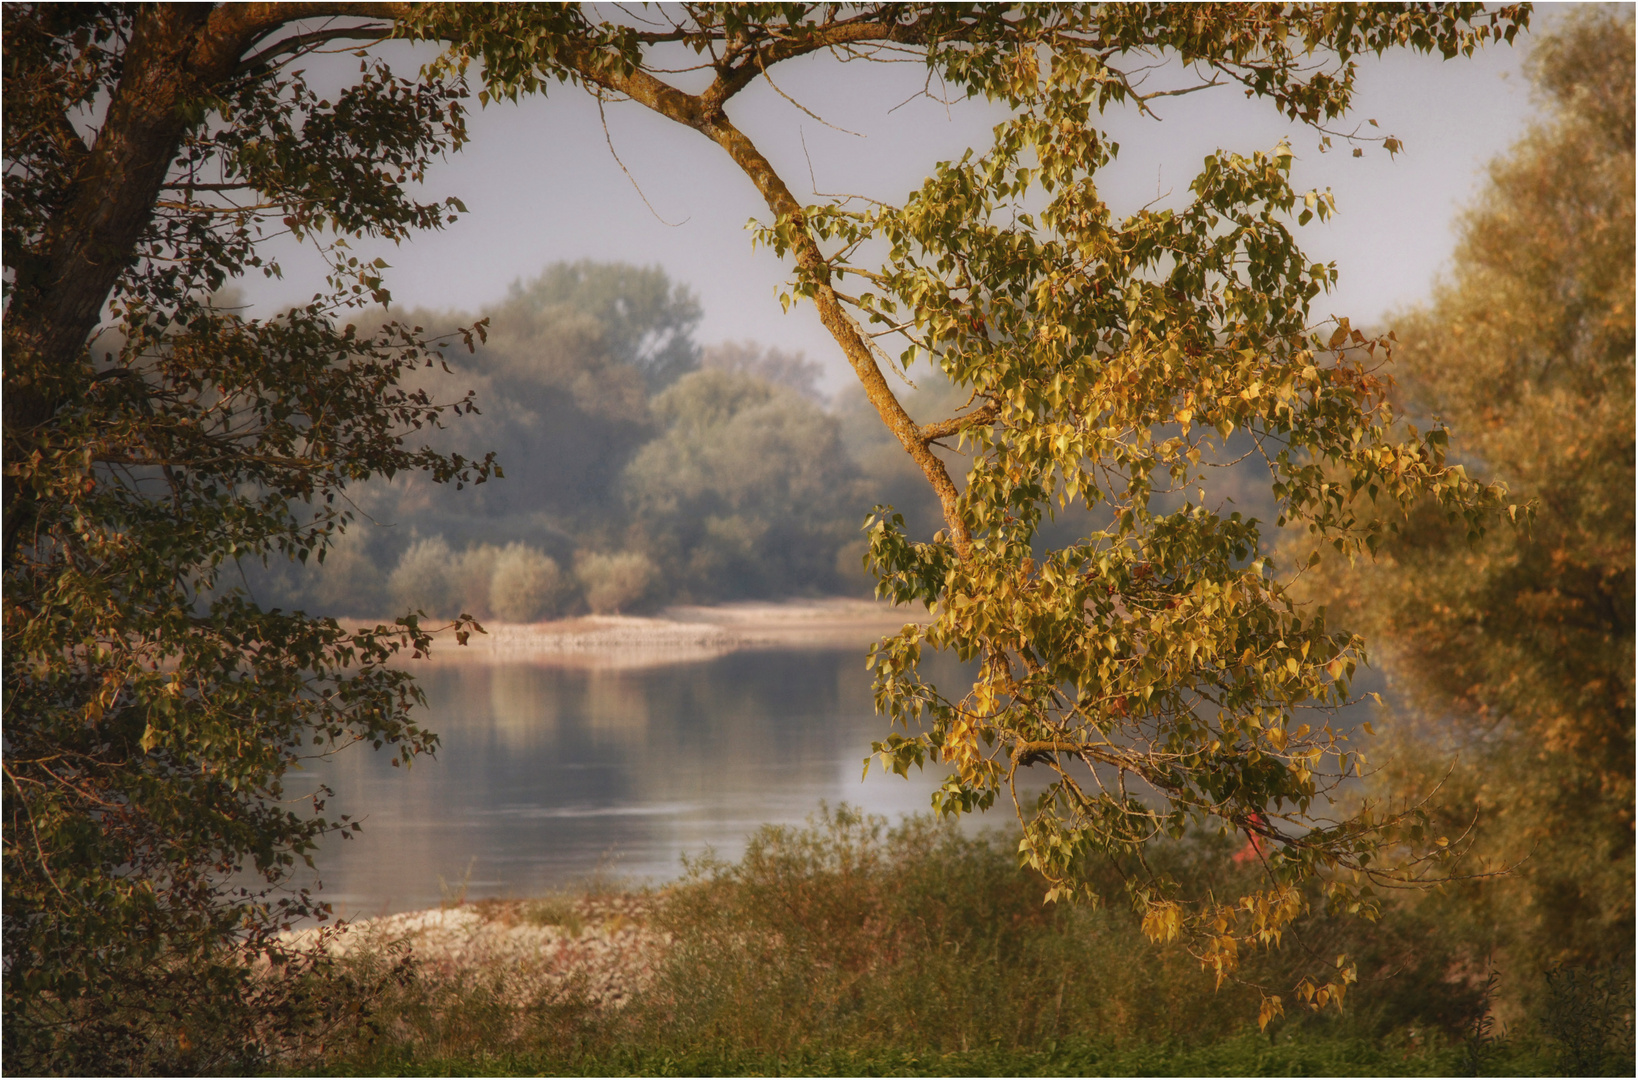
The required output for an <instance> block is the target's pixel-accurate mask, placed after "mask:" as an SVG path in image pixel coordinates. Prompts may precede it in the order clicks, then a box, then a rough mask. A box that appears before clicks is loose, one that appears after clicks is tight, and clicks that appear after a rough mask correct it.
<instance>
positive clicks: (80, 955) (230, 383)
mask: <svg viewBox="0 0 1638 1080" xmlns="http://www.w3.org/2000/svg"><path fill="white" fill-rule="evenodd" d="M291 16H292V10H291V9H287V8H280V7H279V5H266V6H262V7H236V8H223V9H212V8H211V7H209V6H202V5H201V6H188V5H153V6H146V7H140V6H135V5H132V6H117V5H97V6H84V7H78V6H59V5H34V4H26V5H25V4H8V5H6V7H5V8H4V34H5V65H4V93H5V99H6V110H5V119H4V141H5V146H4V153H5V163H6V167H5V182H4V183H5V219H4V233H5V244H4V259H5V268H6V273H5V304H6V307H5V320H4V334H5V353H4V371H5V412H4V457H5V478H4V501H5V506H4V515H5V521H4V544H5V551H4V559H5V563H4V651H3V659H0V664H3V670H4V687H5V705H4V716H5V729H4V730H5V787H4V819H5V820H4V882H5V904H4V906H5V924H4V944H5V950H4V952H5V959H4V1005H5V1025H4V1046H5V1057H6V1065H7V1068H8V1069H9V1070H11V1071H15V1072H37V1071H38V1072H46V1071H65V1072H76V1071H80V1070H85V1071H121V1070H123V1069H138V1068H145V1069H152V1070H155V1071H163V1070H165V1069H166V1068H168V1067H170V1066H169V1065H168V1064H167V1063H169V1062H174V1061H175V1060H177V1057H176V1055H177V1054H179V1053H180V1054H185V1053H186V1044H187V1043H189V1042H190V1040H193V1039H195V1038H196V1037H197V1034H198V1033H197V1032H196V1031H194V1029H193V1027H192V1025H195V1024H204V1025H207V1026H209V1025H212V1024H216V1023H218V1021H220V1023H221V1024H222V1025H225V1026H227V1027H233V1026H234V1025H238V1029H239V1036H238V1037H239V1038H240V1047H241V1049H242V1050H243V1054H241V1055H239V1056H241V1057H243V1056H245V1055H248V1056H249V1057H251V1058H253V1057H254V1056H255V1054H256V1052H257V1051H256V1048H257V1046H258V1044H259V1042H260V1040H261V1039H262V1033H264V1032H265V1031H266V1030H267V1025H271V1026H272V1027H273V1028H280V1027H283V1026H288V1025H295V1026H296V1027H298V1028H299V1027H302V1026H303V1025H307V1024H309V1023H310V1022H311V1023H318V1024H321V1025H322V1024H323V1023H327V1022H328V1020H327V1016H328V1014H329V1012H330V1011H331V1006H333V1005H334V999H328V1000H329V1004H327V1005H322V1006H321V1007H318V1008H317V1011H316V1012H315V1011H314V1010H310V1009H308V1008H307V1006H306V1005H303V1004H302V1003H301V1002H300V1001H299V1000H297V999H296V998H292V997H288V996H282V997H281V996H280V992H279V991H277V990H275V991H273V992H271V993H269V994H264V993H263V992H262V990H263V988H262V987H261V986H260V985H259V984H258V983H257V982H256V981H255V979H254V978H253V973H254V970H255V964H257V963H271V964H275V965H280V966H282V965H284V964H286V963H288V962H290V961H291V959H292V958H291V957H289V956H288V955H286V954H285V952H284V950H283V949H282V948H281V947H280V946H279V944H278V942H277V940H276V938H275V934H276V932H277V930H278V929H279V928H280V927H281V926H282V925H285V924H286V923H287V922H288V921H289V920H291V919H294V918H299V917H303V916H311V915H319V914H322V913H323V911H324V910H325V908H324V905H322V904H321V903H319V902H318V901H317V900H316V899H315V898H313V897H312V896H310V895H309V894H308V893H307V892H306V891H294V892H292V891H288V890H285V891H282V892H281V890H280V886H282V885H283V884H284V883H286V882H287V880H288V878H289V875H290V874H291V872H292V871H293V869H294V868H295V867H296V866H297V865H298V864H299V863H301V862H303V861H304V860H306V859H308V858H309V856H310V853H311V851H312V850H313V847H314V845H316V844H317V843H318V842H319V840H320V838H322V837H325V836H335V835H338V834H346V833H347V832H348V831H349V830H350V828H351V825H350V824H349V823H348V822H347V821H346V820H345V818H340V819H332V818H331V817H327V816H326V815H325V813H324V808H325V799H326V798H327V796H328V794H329V793H328V792H326V791H324V790H322V789H320V790H310V789H309V790H303V789H301V788H287V787H286V785H285V780H284V778H285V775H286V773H287V772H288V770H290V768H291V767H292V766H293V765H295V764H296V763H297V762H299V761H300V759H301V758H302V757H304V756H306V755H312V754H323V753H327V752H330V751H333V750H335V749H337V748H340V747H343V746H346V745H350V744H354V743H361V742H362V743H365V744H367V745H372V746H374V747H376V748H377V749H381V748H390V749H389V752H390V753H391V754H393V755H394V760H401V761H405V762H407V761H409V760H410V759H411V758H413V757H414V756H415V755H417V754H421V753H424V752H427V751H428V750H430V749H432V748H433V747H434V746H435V745H436V736H435V735H434V734H432V733H431V732H429V731H427V730H425V729H424V728H423V727H421V725H420V721H419V717H418V716H417V715H416V713H415V711H414V710H415V706H416V705H417V703H418V702H419V701H420V694H419V691H418V690H417V689H416V687H415V684H414V682H413V680H412V679H411V678H410V677H409V675H408V674H407V673H406V672H404V671H403V670H402V669H401V668H400V667H396V666H393V665H392V664H390V663H389V661H390V660H392V659H393V658H394V656H395V655H396V654H399V653H400V652H406V653H407V652H419V651H421V650H423V649H425V648H426V647H427V645H428V643H429V637H428V635H427V633H426V631H425V629H424V628H422V627H421V626H419V625H418V624H417V622H416V621H415V620H414V619H413V618H406V619H402V620H399V621H398V622H397V623H395V624H392V625H381V626H376V627H373V628H363V629H359V630H356V631H348V630H344V629H343V628H342V627H340V626H339V625H338V624H336V623H335V622H333V621H330V620H322V619H310V618H306V617H304V616H302V615H300V614H290V613H287V612H282V611H267V610H263V609H261V608H259V607H257V606H256V605H254V604H252V603H250V602H249V601H248V600H247V599H246V598H245V597H244V596H243V595H242V594H240V593H236V592H234V591H231V590H223V589H221V588H219V587H218V586H219V585H220V584H221V583H222V580H223V578H224V577H225V576H226V571H228V570H229V569H230V568H231V567H232V565H233V563H234V561H235V560H239V559H273V560H290V559H295V560H301V561H306V560H308V559H310V558H322V557H323V553H324V551H325V549H326V548H327V546H328V545H329V543H330V541H331V539H332V538H333V537H334V536H335V535H336V534H337V532H338V531H339V530H340V529H341V528H342V527H343V526H345V525H346V524H347V522H348V520H349V518H350V511H349V510H348V509H347V504H346V501H345V492H346V490H347V489H348V488H349V487H350V486H352V485H353V484H356V483H357V482H359V481H362V480H364V479H365V478H367V477H370V476H374V475H387V476H390V475H393V474H396V473H402V472H405V471H416V472H420V473H423V474H424V475H426V476H427V477H428V478H429V479H430V480H431V481H433V482H436V483H453V484H455V485H457V486H466V485H468V484H471V483H481V482H482V481H484V480H486V479H487V478H488V477H489V476H490V475H492V473H493V461H492V459H490V458H487V457H483V458H480V459H478V460H475V461H474V460H471V459H469V458H466V457H463V456H461V455H459V454H446V453H442V452H440V451H438V450H437V449H435V448H433V447H431V446H429V445H427V444H426V443H425V442H424V441H422V440H421V439H420V438H418V437H417V435H416V433H417V432H419V431H425V430H428V429H431V428H436V427H437V426H439V425H440V424H441V423H443V422H444V421H445V420H446V419H449V418H450V417H452V416H457V415H460V414H462V413H465V412H466V411H468V409H469V408H470V404H471V403H470V401H469V400H467V399H463V398H456V399H454V400H452V401H443V402H440V401H437V400H434V399H432V398H430V397H428V396H427V395H425V394H424V393H422V392H420V391H418V390H416V389H414V388H413V387H410V386H407V385H406V376H407V374H408V372H409V371H411V370H412V369H414V368H417V367H419V366H421V365H423V364H428V363H438V362H440V361H439V355H440V354H439V352H438V348H439V345H440V344H441V343H440V342H438V341H436V340H433V339H430V338H429V337H428V336H427V335H426V334H425V333H424V332H423V331H422V330H421V328H420V327H418V326H415V325H413V324H407V323H402V322H397V321H389V322H387V323H385V324H384V325H378V326H377V327H376V328H375V329H373V330H369V331H361V330H359V329H358V325H357V324H356V323H354V322H352V321H349V317H356V316H357V315H358V314H359V313H360V312H361V311H362V310H363V308H364V307H365V306H366V305H381V304H385V303H386V302H387V300H388V293H387V291H386V289H385V287H384V286H383V283H382V280H381V277H380V269H381V264H380V263H379V262H378V261H367V260H363V259H360V258H359V257H357V255H355V254H353V251H352V248H351V246H350V245H351V244H352V243H355V242H359V241H361V240H364V239H366V238H370V239H374V240H381V241H398V240H401V239H403V238H405V237H407V236H408V235H410V234H411V233H412V232H413V231H415V230H419V229H428V228H438V227H441V226H442V225H444V224H445V223H447V222H448V221H450V220H452V219H453V217H454V215H455V214H456V213H457V212H458V211H459V209H460V208H459V204H458V203H457V202H455V201H453V200H450V201H434V202H425V203H423V202H420V201H418V200H417V199H416V198H415V197H414V196H413V194H412V193H411V185H412V184H413V183H415V182H417V181H419V180H420V179H421V178H422V177H423V176H424V175H425V171H426V169H427V167H428V166H429V164H430V163H431V162H432V161H433V160H434V159H436V158H437V157H439V156H440V155H442V154H443V153H445V152H446V151H449V150H451V149H454V148H456V147H458V146H460V145H461V143H462V142H463V141H464V139H465V128H464V122H463V117H464V110H463V106H462V104H461V99H462V97H463V96H464V88H463V87H462V86H461V85H460V84H459V82H458V81H442V82H439V81H420V80H416V79H406V78H402V77H400V76H399V75H397V74H395V73H394V72H393V71H392V70H391V69H390V68H389V67H388V66H387V65H386V64H384V63H382V62H379V61H371V60H370V59H368V58H366V59H363V60H361V61H360V62H359V64H358V68H357V71H356V72H355V73H354V74H353V76H352V78H350V79H349V80H348V81H346V83H345V84H344V85H343V86H342V87H341V88H340V89H339V91H338V92H337V93H335V94H333V95H331V96H329V97H324V96H321V95H320V94H319V93H318V92H316V91H315V90H313V89H312V88H310V87H309V86H308V85H307V83H306V81H305V79H304V77H303V73H302V72H301V71H300V70H291V69H290V68H289V66H288V65H289V62H290V61H291V60H293V59H294V58H295V57H297V56H299V55H300V54H301V53H302V52H303V51H304V50H305V49H308V48H310V47H311V46H312V44H313V42H312V41H311V40H310V39H304V38H302V37H300V35H297V36H296V37H294V38H292V37H291V36H290V35H289V34H288V23H289V21H290V19H291ZM351 33H352V32H351V31H349V30H346V29H340V30H337V29H331V30H329V31H325V32H324V33H323V35H322V40H335V39H338V38H339V39H346V38H347V37H348V36H349V35H350V34H351ZM275 230H277V231H288V232H290V233H293V234H295V235H296V236H297V237H302V238H307V239H309V240H311V241H313V242H314V243H315V244H316V245H317V246H318V249H319V250H320V251H321V252H322V253H323V255H324V256H325V258H326V260H327V263H328V266H329V273H328V275H327V280H325V281H324V282H322V284H321V287H320V288H319V290H318V291H317V292H315V294H314V296H313V299H312V300H311V301H310V302H309V303H306V304H303V305H300V306H297V307H294V308H291V309H290V310H288V311H285V312H282V313H280V314H278V315H276V316H274V317H270V318H266V319H258V318H247V317H244V316H243V315H242V313H240V312H237V311H234V310H231V309H228V308H224V307H220V306H217V305H216V304H214V303H213V302H212V300H211V299H210V298H211V297H212V296H213V295H214V294H215V293H217V291H218V290H219V289H220V288H221V287H222V285H223V284H224V282H227V281H229V280H231V279H233V278H236V277H239V276H242V275H245V274H248V273H254V272H262V273H266V274H277V273H278V272H279V268H278V266H277V265H276V263H274V262H272V261H269V260H268V259H267V258H266V257H265V255H264V253H263V251H262V248H261V247H260V246H259V244H260V242H261V241H262V240H263V239H264V237H265V236H266V234H267V233H268V232H270V231H275ZM453 337H454V335H452V338H453ZM467 338H468V340H469V341H470V339H471V335H470V333H468V335H467ZM262 1008H265V1009H267V1010H268V1014H269V1015H268V1016H267V1017H265V1024H263V1023H262V1021H261V1020H255V1019H253V1018H255V1017H256V1016H257V1011H258V1009H262ZM247 1018H252V1022H249V1023H247V1022H246V1021H247ZM258 1025H261V1026H258ZM190 1032H192V1033H191V1034H190ZM236 1053H238V1052H237V1051H236ZM235 1060H237V1059H235ZM178 1067H180V1066H178ZM224 1067H225V1066H224Z"/></svg>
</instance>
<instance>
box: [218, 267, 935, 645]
mask: <svg viewBox="0 0 1638 1080" xmlns="http://www.w3.org/2000/svg"><path fill="white" fill-rule="evenodd" d="M220 302H223V303H228V302H230V300H228V299H227V298H224V299H223V300H222V301H220ZM395 315H396V316H397V317H398V318H400V319H403V320H407V321H412V322H414V323H415V324H417V325H424V326H427V327H429V328H438V327H452V326H466V325H472V324H475V323H478V322H479V321H484V322H485V324H486V327H487V338H486V340H485V341H484V342H483V343H482V344H480V345H478V346H477V348H476V350H475V351H473V352H471V353H468V352H467V351H466V350H465V349H449V350H447V351H446V353H445V361H446V365H447V368H448V370H447V371H446V370H444V367H442V366H440V367H435V368H430V369H427V368H423V369H421V371H420V372H418V373H417V378H416V385H417V387H418V388H420V389H424V390H425V391H426V392H427V393H428V394H429V395H431V396H433V397H444V398H457V397H460V396H462V395H464V394H465V393H466V392H467V391H469V390H470V391H473V392H474V394H475V400H476V402H477V404H478V413H477V414H475V415H469V416H464V417H462V418H461V419H460V421H459V422H457V423H453V424H451V426H450V427H449V428H448V429H447V431H445V432H443V433H441V442H442V445H441V446H440V447H439V448H440V449H444V450H448V451H456V450H466V451H467V452H468V453H471V452H472V451H474V450H478V449H479V448H481V451H491V450H492V451H494V452H495V454H496V457H497V458H498V460H499V461H500V462H502V465H503V469H504V475H503V476H502V477H500V478H497V479H496V480H493V481H491V482H490V483H489V484H487V485H485V486H483V487H481V488H477V489H473V490H470V491H462V492H456V491H453V490H446V489H444V488H442V487H441V486H439V485H436V484H433V483H430V482H428V481H427V480H425V479H424V478H422V477H420V476H417V475H414V474H406V475H401V476H399V477H395V478H394V479H393V480H392V481H390V482H382V481H374V482H371V483H367V484H364V485H360V486H359V487H358V488H356V489H354V491H353V492H352V494H351V498H352V500H353V502H354V503H356V505H357V506H358V508H359V511H360V523H359V525H358V526H356V527H355V528H353V529H351V530H349V532H348V533H346V534H345V535H344V536H343V538H342V539H341V541H340V543H338V544H337V546H336V547H335V548H334V549H333V550H331V551H329V552H327V553H326V558H325V561H324V562H323V563H322V564H319V563H315V564H312V565H308V566H303V565H301V564H282V565H277V566H273V567H270V568H267V569H264V568H263V567H261V566H260V565H259V564H251V565H250V566H248V567H246V574H245V577H244V579H243V581H242V582H232V583H231V584H237V585H248V587H249V589H250V591H251V594H252V595H253V596H255V598H256V599H257V601H258V602H260V603H263V604H264V605H268V606H272V605H280V606H284V607H300V608H305V609H306V610H309V611H313V612H316V613H321V614H325V615H379V614H383V613H385V612H388V611H396V610H399V609H420V610H423V611H425V612H426V613H427V614H428V615H430V616H433V617H435V618H446V619H447V618H453V617H454V616H456V615H458V614H460V613H461V612H463V611H464V612H470V613H471V614H472V615H474V616H476V617H478V618H480V619H498V620H502V621H509V622H532V621H535V620H539V619H548V618H560V617H567V616H572V615H575V614H579V613H582V612H586V611H591V612H596V613H608V612H622V611H623V612H626V613H632V612H640V611H648V610H653V609H654V608H657V607H660V606H663V605H665V604H667V603H678V602H684V603H712V602H720V601H728V600H738V599H747V598H753V597H756V598H767V597H779V596H803V595H836V594H847V593H854V594H860V595H865V594H868V590H869V585H870V582H869V578H868V577H867V575H866V574H865V572H864V546H865V545H864V543H863V536H862V533H861V531H860V526H861V524H862V523H863V521H864V520H865V518H866V516H867V515H868V514H869V512H870V510H871V507H872V506H874V505H876V504H877V503H888V504H891V505H893V506H895V507H896V508H898V509H899V510H901V511H902V512H904V513H906V514H907V515H909V517H910V518H911V519H912V520H914V521H915V522H917V523H918V525H919V526H920V531H921V532H922V533H923V534H924V535H931V533H932V532H933V525H934V523H935V520H936V518H935V515H936V514H937V507H936V504H934V503H933V502H932V500H931V499H930V498H929V497H928V496H927V495H926V494H925V493H924V492H923V490H922V489H921V488H920V487H919V486H918V485H916V483H915V478H914V477H913V476H908V477H907V476H906V475H905V469H904V466H903V465H902V464H901V463H900V458H901V456H902V455H897V454H894V453H892V452H891V449H892V448H891V446H890V445H889V436H887V434H886V433H885V432H882V431H880V429H879V425H876V424H875V423H874V416H873V415H871V414H870V413H869V411H868V405H867V404H866V402H865V401H864V399H863V396H862V395H861V394H859V393H857V392H856V391H854V392H847V391H844V392H843V393H841V394H839V395H838V400H837V401H835V402H832V401H830V400H829V398H828V397H827V396H826V395H825V394H824V393H823V392H822V391H821V390H820V387H819V381H820V375H821V372H822V369H821V368H820V366H819V364H818V363H816V362H814V361H812V360H809V359H807V358H806V357H805V356H804V355H802V354H801V353H794V354H793V353H788V352H784V351H781V350H780V349H779V348H778V347H776V346H766V345H761V344H758V343H756V342H751V341H737V342H736V341H727V342H721V343H718V344H714V345H710V346H702V345H701V344H700V343H699V342H698V341H696V340H695V336H694V330H695V327H696V325H697V324H698V322H699V318H700V310H699V305H698V303H697V301H695V300H694V299H693V297H692V296H691V295H690V293H689V292H688V289H687V288H686V286H684V285H681V284H678V283H674V282H671V281H670V280H668V279H667V277H666V275H665V273H664V272H663V271H662V270H660V269H659V268H658V267H648V268H640V267H633V266H625V265H618V264H598V263H584V262H583V263H575V264H558V265H553V266H550V267H547V268H545V269H544V270H543V271H542V273H541V275H540V276H539V277H538V278H536V279H535V280H533V281H530V282H527V283H525V282H519V283H517V284H515V285H514V286H513V287H512V289H511V291H510V293H509V294H508V295H507V296H506V298H505V299H504V300H501V301H499V302H497V303H496V304H495V305H494V306H492V307H490V308H486V309H484V310H482V311H475V312H430V311H419V310H412V311H407V312H395ZM363 317H364V318H369V317H370V316H369V314H365V315H364V316H363ZM378 317H379V316H378ZM950 396H951V392H950V391H949V390H948V389H946V390H945V391H944V392H943V393H942V394H939V393H937V392H936V391H935V388H934V384H931V383H930V384H929V386H928V388H927V389H926V390H924V391H923V393H922V395H920V397H921V401H920V402H918V404H917V406H916V407H917V408H918V409H919V410H922V411H927V412H932V411H936V410H937V408H938V407H939V406H940V405H942V404H943V403H944V401H943V399H947V398H948V397H950ZM884 450H886V451H888V452H883V451H884ZM492 597H493V599H492Z"/></svg>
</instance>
